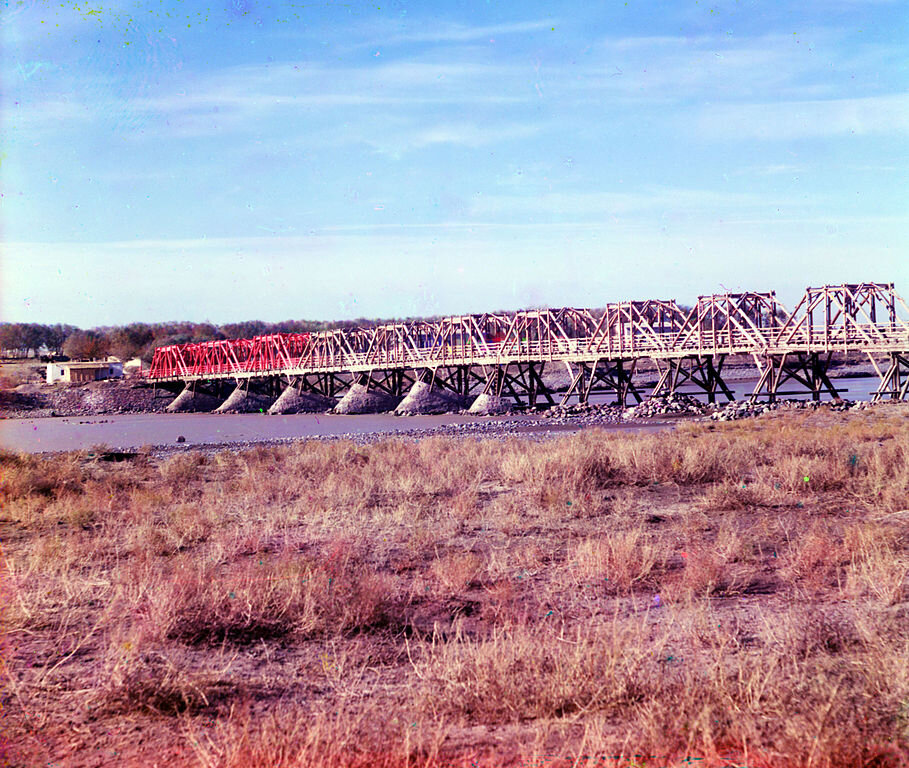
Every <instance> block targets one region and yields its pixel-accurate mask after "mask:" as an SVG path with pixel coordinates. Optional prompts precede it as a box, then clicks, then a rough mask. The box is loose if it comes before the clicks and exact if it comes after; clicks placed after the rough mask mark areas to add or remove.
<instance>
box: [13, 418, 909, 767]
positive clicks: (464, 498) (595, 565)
mask: <svg viewBox="0 0 909 768" xmlns="http://www.w3.org/2000/svg"><path fill="white" fill-rule="evenodd" d="M907 427H909V409H907V408H906V406H899V405H894V406H889V405H888V406H879V407H877V408H874V409H869V410H867V411H859V412H855V411H853V412H846V413H843V412H834V411H831V410H829V409H826V408H822V409H819V410H816V411H797V412H778V413H769V414H765V415H764V416H761V417H759V418H755V419H751V420H748V421H746V422H734V423H701V424H689V425H683V426H680V427H679V428H678V429H677V430H676V431H675V432H672V433H661V434H659V435H651V436H629V435H616V434H607V433H605V432H602V431H598V430H585V431H583V432H580V433H578V434H575V435H572V436H569V437H565V438H558V439H553V440H550V441H548V442H545V443H533V442H529V441H525V440H520V439H513V440H510V441H507V442H504V443H503V442H495V441H476V440H458V439H452V438H432V439H426V440H423V441H420V442H417V443H410V442H401V441H385V442H380V443H376V444H373V445H366V446H356V445H353V444H351V443H344V442H335V443H316V442H310V443H303V444H297V445H294V446H289V447H260V448H256V449H251V450H249V451H245V452H240V453H236V452H233V453H232V452H227V451H225V452H221V453H216V454H213V455H212V454H208V455H206V454H202V453H185V454H180V455H176V456H172V457H168V458H156V457H154V456H151V455H138V456H136V457H134V458H132V459H130V460H127V461H121V462H116V461H109V462H108V461H99V460H98V459H97V458H94V459H93V458H90V457H89V455H88V454H86V453H81V454H80V453H73V454H65V455H57V456H54V457H50V458H40V457H33V456H24V455H10V454H6V455H3V456H2V465H0V470H2V481H0V498H2V501H3V504H2V512H0V540H2V542H3V544H2V547H3V551H2V561H0V566H2V571H0V573H2V592H3V600H2V603H0V604H2V606H3V615H2V619H0V621H2V623H0V628H2V633H3V634H2V642H3V667H2V672H3V684H4V691H3V698H2V717H3V734H4V738H5V742H4V745H3V749H4V750H5V752H0V754H3V755H4V757H5V759H6V761H7V764H10V765H15V766H32V765H55V766H107V765H126V766H132V765H142V766H154V765H160V766H165V765H166V766H168V767H169V768H176V767H178V766H225V767H227V766H236V767H237V768H239V767H240V766H244V767H245V766H261V767H262V768H265V767H266V766H268V767H269V768H271V767H272V766H301V767H302V766H338V767H341V766H345V767H346V766H364V767H365V766H387V767H388V768H391V767H392V766H395V767H397V766H404V765H408V766H459V767H462V768H466V767H467V766H490V767H492V766H531V765H532V766H559V767H561V766H566V767H567V766H585V767H588V766H594V765H596V766H609V767H610V768H618V767H619V766H621V768H628V767H629V766H644V765H646V766H683V765H685V766H690V765H700V766H750V767H751V768H755V767H757V766H764V767H766V768H776V767H777V766H781V767H782V766H796V767H798V766H804V767H806V768H807V767H808V766H811V767H812V768H838V767H841V766H842V767H845V766H877V767H878V768H884V767H885V766H886V767H891V766H892V767H894V768H895V767H896V766H901V765H905V764H906V760H907V756H909V666H907V664H906V658H907V653H909V580H907V569H909V428H907Z"/></svg>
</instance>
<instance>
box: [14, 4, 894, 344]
mask: <svg viewBox="0 0 909 768" xmlns="http://www.w3.org/2000/svg"><path fill="white" fill-rule="evenodd" d="M0 43H2V46H0V48H2V53H0V137H2V138H0V185H2V189H0V194H2V197H0V228H2V232H0V234H2V240H0V242H2V246H0V249H2V250H0V320H3V321H25V322H39V323H52V322H67V323H72V324H74V325H79V326H81V327H92V326H101V325H114V324H125V323H129V322H136V321H143V322H158V321H167V320H192V321H199V322H201V321H210V322H214V323H224V322H232V321H240V320H251V319H261V320H266V321H278V320H285V319H291V318H293V319H318V320H342V319H350V318H356V317H385V318H390V317H407V316H425V315H439V314H459V313H467V312H484V311H493V310H502V309H517V308H525V307H540V306H550V307H559V306H566V305H567V306H577V307H585V306H603V305H605V304H606V303H608V302H610V301H622V300H629V299H647V298H657V299H670V298H674V299H677V300H678V301H680V302H681V303H685V304H690V303H692V302H693V301H694V299H695V298H696V297H697V296H698V295H701V294H709V293H714V292H724V291H740V290H755V291H769V290H775V291H776V292H777V296H778V297H779V298H780V299H781V300H782V302H783V303H784V304H786V305H787V306H789V307H790V308H791V307H792V306H793V305H794V304H795V303H796V301H797V300H798V297H799V296H801V293H802V291H803V290H804V288H805V287H806V286H809V285H811V286H816V285H823V284H826V283H842V282H862V281H876V282H880V281H888V282H889V281H895V282H896V284H897V286H896V287H897V291H898V292H900V293H901V294H902V295H903V296H904V297H909V45H907V43H909V5H907V4H906V3H905V2H904V1H903V0H893V2H888V1H887V0H800V2H797V3H793V2H758V1H757V0H719V1H718V2H707V1H706V0H678V1H676V0H671V1H665V2H660V1H659V0H647V2H643V1H638V0H628V2H625V0H621V2H613V1H612V0H603V1H602V2H596V3H580V2H546V3H543V2H536V1H535V0H522V2H495V0H487V1H483V2H470V1H467V2H458V3H453V2H430V1H429V0H424V2H419V3H408V2H388V3H385V2H380V3H379V4H370V3H360V2H356V1H353V0H352V1H351V2H316V3H292V2H256V0H229V2H223V0H222V1H221V2H213V3H207V4H206V3H201V2H174V1H173V0H157V1H156V2H146V1H145V0H111V1H110V2H104V3H100V2H98V3H95V2H89V1H88V0H85V2H78V3H73V2H60V1H59V0H58V1H57V2H29V1H26V2H17V1H16V0H7V1H6V2H3V3H2V5H0Z"/></svg>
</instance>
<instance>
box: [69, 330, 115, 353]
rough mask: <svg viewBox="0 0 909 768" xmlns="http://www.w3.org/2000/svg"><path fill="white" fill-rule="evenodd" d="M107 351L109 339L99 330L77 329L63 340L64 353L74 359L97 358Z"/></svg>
mask: <svg viewBox="0 0 909 768" xmlns="http://www.w3.org/2000/svg"><path fill="white" fill-rule="evenodd" d="M107 352H108V344H107V339H106V338H105V337H104V336H103V335H102V334H101V333H98V332H97V331H76V332H75V333H72V334H70V335H69V336H68V337H67V339H66V341H65V342H63V354H65V355H66V356H67V357H71V358H73V359H74V360H97V359H99V358H101V357H104V356H105V355H107Z"/></svg>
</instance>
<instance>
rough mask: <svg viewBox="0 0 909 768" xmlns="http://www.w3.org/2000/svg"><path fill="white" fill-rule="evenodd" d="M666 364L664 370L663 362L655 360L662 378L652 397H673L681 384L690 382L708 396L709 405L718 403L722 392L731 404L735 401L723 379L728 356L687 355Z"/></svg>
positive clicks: (670, 360)
mask: <svg viewBox="0 0 909 768" xmlns="http://www.w3.org/2000/svg"><path fill="white" fill-rule="evenodd" d="M666 362H667V367H666V368H665V370H664V369H662V366H661V365H660V363H661V361H660V360H654V363H655V364H656V366H657V370H659V371H660V378H659V380H658V381H657V384H656V386H655V387H654V388H653V391H652V392H651V393H650V397H660V396H672V395H674V394H675V392H676V389H677V388H678V387H679V385H680V384H683V383H684V382H686V381H690V382H691V383H692V384H694V385H695V386H697V387H700V389H702V390H703V391H704V392H705V393H706V394H707V402H708V403H715V402H716V398H717V393H718V392H722V393H723V395H724V396H725V397H726V399H727V400H729V401H730V402H731V401H732V400H735V395H734V394H733V392H732V390H731V389H729V387H728V386H727V384H726V382H725V381H723V377H722V371H723V363H725V362H726V355H715V356H714V355H687V356H685V357H679V358H675V359H669V360H667V361H666ZM686 364H687V365H686Z"/></svg>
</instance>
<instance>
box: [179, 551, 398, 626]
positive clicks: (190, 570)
mask: <svg viewBox="0 0 909 768" xmlns="http://www.w3.org/2000/svg"><path fill="white" fill-rule="evenodd" d="M341 551H342V554H338V555H336V556H334V557H333V556H332V552H330V553H329V556H328V557H327V558H325V559H323V560H317V561H312V560H308V559H305V558H303V557H299V556H296V557H295V556H292V555H282V556H279V557H276V558H273V559H269V558H267V557H265V558H258V557H252V558H244V559H243V560H241V561H240V562H238V563H235V564H233V565H232V566H231V567H230V568H229V569H228V570H227V572H225V573H220V572H218V570H217V569H216V568H214V567H210V566H208V565H204V564H203V565H202V566H201V567H199V566H198V565H197V566H196V567H192V566H189V567H187V568H186V569H185V570H184V571H183V572H182V573H180V572H178V575H177V578H175V579H174V580H173V581H172V582H171V588H170V594H169V595H167V597H166V598H165V600H166V603H167V605H169V606H171V612H172V613H171V619H170V622H169V627H168V630H167V636H169V637H172V638H174V639H179V640H181V641H183V642H187V643H218V642H222V641H225V640H227V641H231V642H237V643H248V642H254V641H257V640H260V639H265V638H273V637H280V636H283V635H287V634H290V633H294V634H297V635H300V636H303V637H307V636H312V635H316V634H322V633H326V632H327V633H332V634H336V633H344V632H350V631H352V630H365V629H369V628H371V627H376V626H380V625H382V624H384V623H386V622H388V621H389V620H390V619H391V610H392V607H393V605H394V601H395V599H396V594H397V589H396V585H395V583H394V581H393V579H392V578H391V577H389V576H383V575H380V574H377V573H375V572H374V571H372V570H371V569H370V568H368V567H366V566H365V565H364V564H363V563H362V562H360V561H354V560H352V559H348V558H347V557H346V556H345V554H343V550H341Z"/></svg>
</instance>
